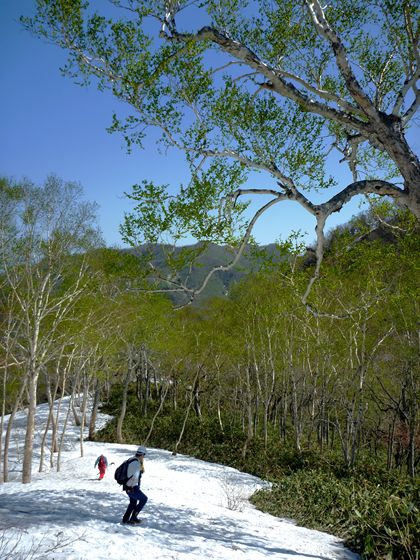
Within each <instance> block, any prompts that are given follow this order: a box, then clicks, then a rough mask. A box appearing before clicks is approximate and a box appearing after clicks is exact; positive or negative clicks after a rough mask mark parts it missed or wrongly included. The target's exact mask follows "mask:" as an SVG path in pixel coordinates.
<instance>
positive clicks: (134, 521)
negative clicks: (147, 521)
mask: <svg viewBox="0 0 420 560" xmlns="http://www.w3.org/2000/svg"><path fill="white" fill-rule="evenodd" d="M129 523H132V524H133V525H138V524H139V523H141V519H139V518H138V513H136V512H134V513H133V514H132V516H131V518H130V521H129Z"/></svg>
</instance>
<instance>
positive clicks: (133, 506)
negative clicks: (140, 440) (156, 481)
mask: <svg viewBox="0 0 420 560" xmlns="http://www.w3.org/2000/svg"><path fill="white" fill-rule="evenodd" d="M145 455H146V448H145V447H143V446H142V445H141V446H140V447H139V448H138V449H137V451H136V454H135V456H134V458H135V459H136V460H135V461H131V462H130V464H129V465H128V470H127V476H128V477H129V478H128V480H127V482H126V484H125V485H124V487H123V489H124V490H125V491H126V493H127V496H128V497H129V499H130V503H129V504H128V507H127V511H126V512H125V514H124V517H123V519H122V522H123V523H128V524H130V525H135V524H137V523H141V520H140V519H139V518H138V515H139V513H140V512H141V510H142V509H143V508H144V506H145V505H146V502H147V496H146V494H143V492H142V491H141V490H140V479H141V475H142V474H143V473H144V457H145Z"/></svg>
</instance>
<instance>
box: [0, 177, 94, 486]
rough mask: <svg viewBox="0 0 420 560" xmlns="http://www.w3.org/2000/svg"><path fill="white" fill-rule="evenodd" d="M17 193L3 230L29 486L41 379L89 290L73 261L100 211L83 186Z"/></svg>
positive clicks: (1, 258)
mask: <svg viewBox="0 0 420 560" xmlns="http://www.w3.org/2000/svg"><path fill="white" fill-rule="evenodd" d="M16 192H17V195H16V196H15V197H14V199H13V201H14V204H12V205H11V219H10V221H9V224H8V227H6V228H2V227H1V226H0V248H1V252H0V266H1V272H2V277H3V278H4V282H5V284H6V289H7V291H8V292H9V293H11V294H13V298H14V305H15V307H14V313H15V314H16V316H17V317H19V320H20V332H19V337H18V339H17V341H16V348H17V351H18V355H19V356H20V361H21V364H22V365H21V369H22V377H23V379H22V385H23V383H24V381H25V382H26V387H27V393H28V414H27V425H26V434H25V450H24V458H23V467H22V482H24V483H28V482H30V481H31V472H32V449H33V438H34V430H35V410H36V405H37V385H38V379H39V375H40V373H41V371H42V369H43V367H45V366H46V364H47V363H48V362H49V361H50V360H51V359H52V357H53V356H54V352H55V349H56V343H57V340H56V336H55V335H58V333H59V328H61V327H62V326H63V323H64V322H65V321H66V320H67V319H68V318H69V315H70V313H71V310H72V307H73V305H74V303H75V302H76V301H77V298H79V297H80V295H81V294H82V293H83V290H84V287H85V278H84V276H85V272H86V267H85V264H84V261H83V259H81V261H80V265H79V266H78V267H74V264H73V263H71V261H69V257H70V256H71V255H72V254H73V255H74V254H75V253H78V252H82V251H84V250H86V249H87V248H88V247H89V246H91V245H92V243H95V242H97V240H98V236H97V233H96V230H95V228H94V219H95V214H94V205H92V204H91V203H85V202H82V201H81V200H80V198H81V187H80V186H79V185H77V184H75V183H64V182H63V181H61V180H60V179H58V178H56V177H53V176H51V177H49V178H48V179H47V180H46V182H45V184H44V186H43V187H36V186H35V185H33V184H31V183H30V182H22V183H21V184H20V185H19V186H18V187H17V190H16ZM9 202H10V197H9ZM63 336H65V334H64V335H63Z"/></svg>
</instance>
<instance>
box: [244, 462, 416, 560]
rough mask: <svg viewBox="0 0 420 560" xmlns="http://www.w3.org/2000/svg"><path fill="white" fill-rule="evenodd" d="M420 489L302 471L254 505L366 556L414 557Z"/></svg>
mask: <svg viewBox="0 0 420 560" xmlns="http://www.w3.org/2000/svg"><path fill="white" fill-rule="evenodd" d="M418 498H419V496H418V488H417V487H416V486H415V485H414V484H413V483H412V482H411V481H410V480H407V479H405V480H400V481H397V480H393V481H392V482H390V480H389V479H388V477H385V480H384V484H383V485H380V484H378V483H375V482H372V481H370V480H367V479H365V478H362V477H361V476H360V475H358V474H357V473H356V474H355V475H354V476H352V477H346V478H342V479H339V478H336V477H335V476H334V475H332V473H331V472H325V471H319V470H301V471H298V472H296V473H293V474H291V475H289V476H285V477H284V478H282V480H281V481H280V482H279V483H278V484H276V485H274V486H273V488H272V489H271V490H261V491H259V492H257V493H256V494H255V495H254V496H253V498H252V501H253V503H254V504H255V505H256V506H257V507H259V508H260V509H262V510H263V511H267V512H268V513H271V514H273V515H277V516H282V517H291V518H293V519H295V520H296V521H297V522H298V523H299V524H302V525H305V526H306V527H310V528H314V529H319V530H324V531H329V532H331V533H333V534H335V535H338V536H340V537H342V538H344V540H345V542H346V544H347V545H348V546H349V547H350V548H353V549H355V550H358V551H359V552H361V554H362V557H363V558H366V559H368V558H369V559H370V558H372V559H375V560H379V559H387V560H390V559H398V560H400V559H401V560H403V559H404V560H405V559H406V560H416V559H417V558H418V555H419V548H418V543H419V542H420V534H419V527H420V515H419V509H418V506H417V505H416V504H418V503H419V502H418Z"/></svg>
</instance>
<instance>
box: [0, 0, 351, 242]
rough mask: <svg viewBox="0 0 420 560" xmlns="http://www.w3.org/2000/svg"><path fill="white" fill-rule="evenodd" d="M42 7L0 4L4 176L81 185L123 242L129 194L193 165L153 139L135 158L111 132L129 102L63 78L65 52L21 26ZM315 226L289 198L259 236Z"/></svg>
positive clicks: (12, 0)
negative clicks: (134, 186)
mask: <svg viewBox="0 0 420 560" xmlns="http://www.w3.org/2000/svg"><path fill="white" fill-rule="evenodd" d="M34 4H35V2H34V0H2V1H1V3H0V49H1V50H0V52H1V53H2V54H1V57H0V72H1V76H2V78H3V79H2V87H1V89H0V118H1V136H0V175H5V176H7V177H13V178H15V179H21V178H23V177H27V178H29V179H31V180H32V181H33V182H35V183H36V184H42V183H43V181H44V180H45V179H46V177H47V176H48V175H49V174H51V173H54V174H56V175H58V176H59V177H61V178H62V179H64V180H66V181H67V180H68V181H78V182H80V183H81V184H82V186H83V188H84V192H85V197H86V198H87V199H88V200H91V201H96V202H97V203H98V204H99V206H100V209H99V222H100V224H99V225H100V227H101V229H102V232H103V235H104V238H105V241H106V242H107V244H108V245H119V246H122V245H123V243H122V241H121V238H120V235H119V232H118V226H119V224H120V223H121V222H122V219H123V215H124V212H127V211H130V209H131V207H132V206H131V203H130V201H128V200H126V199H125V198H124V195H123V193H124V191H126V192H127V191H130V188H131V185H132V184H134V183H139V182H140V181H141V180H142V179H146V178H147V179H153V180H155V181H157V182H160V183H173V184H175V183H177V182H181V181H183V180H185V179H186V168H185V165H184V164H183V162H182V157H181V154H179V153H178V154H177V153H176V152H175V151H171V152H169V153H168V154H167V155H165V156H164V155H160V154H159V153H158V152H157V149H156V143H155V140H156V138H154V137H153V136H151V137H150V139H149V141H148V142H147V146H146V149H145V150H144V151H133V153H132V154H131V155H128V154H127V153H126V150H125V146H124V143H123V140H122V138H121V137H120V136H118V135H117V134H112V135H111V134H109V133H107V132H106V127H107V126H109V125H110V124H111V117H112V114H113V112H118V110H119V109H121V104H120V103H119V102H118V101H117V100H116V99H114V98H113V97H112V96H111V95H110V94H109V93H107V92H99V91H97V90H96V89H95V87H94V86H91V87H90V88H82V87H80V86H77V85H76V84H74V83H73V82H72V81H71V80H70V79H69V78H65V77H63V76H62V75H61V73H60V71H59V67H60V66H61V65H63V64H64V63H65V60H66V58H65V53H64V52H63V51H61V50H60V49H59V48H58V47H56V46H54V45H51V44H48V43H46V42H45V41H42V40H40V39H38V38H36V37H34V36H32V35H31V34H30V33H28V32H26V31H25V30H24V29H23V28H22V27H21V25H20V24H19V21H18V18H19V16H20V15H22V14H24V15H30V14H31V13H32V11H33V10H34ZM343 172H344V170H343V169H342V166H340V168H338V167H337V173H339V174H340V175H341V174H342V173H343ZM258 186H262V185H261V184H260V185H258ZM329 194H330V195H331V193H329ZM324 198H325V196H324ZM314 201H316V202H318V201H320V198H317V200H314ZM259 202H261V200H259ZM359 202H360V201H357V200H353V201H352V202H351V203H350V204H348V205H347V206H346V207H345V209H343V210H342V211H341V213H340V214H339V215H335V216H333V217H332V218H330V220H329V222H328V224H327V225H328V227H331V226H333V225H336V224H337V223H342V222H345V221H347V220H348V219H349V218H350V217H351V215H352V214H353V213H355V212H357V211H358V209H359ZM314 226H315V222H314V220H313V218H312V217H311V216H310V215H308V214H307V212H305V211H304V210H303V209H302V208H300V207H299V206H298V205H297V204H295V203H281V204H279V205H277V206H276V208H275V209H274V210H273V211H271V212H269V213H268V214H266V215H265V216H263V218H262V219H261V220H260V222H259V223H258V224H257V227H256V229H255V231H254V235H255V238H256V240H257V241H258V242H259V243H262V244H265V243H270V242H273V241H275V240H277V239H279V238H280V237H281V238H283V239H284V238H285V237H287V235H288V234H289V233H290V232H291V231H292V230H298V229H301V230H302V231H303V232H306V233H307V235H306V236H305V239H306V241H307V242H308V243H310V242H312V241H313V240H314V233H313V228H314Z"/></svg>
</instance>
